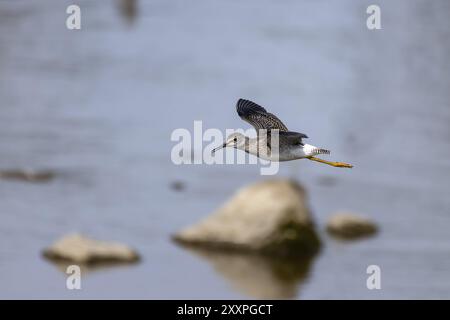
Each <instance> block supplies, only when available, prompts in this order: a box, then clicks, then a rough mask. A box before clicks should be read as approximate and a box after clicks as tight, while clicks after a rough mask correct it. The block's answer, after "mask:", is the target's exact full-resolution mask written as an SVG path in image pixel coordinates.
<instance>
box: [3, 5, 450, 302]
mask: <svg viewBox="0 0 450 320" xmlns="http://www.w3.org/2000/svg"><path fill="white" fill-rule="evenodd" d="M71 4H73V2H72V1H56V0H53V1H50V0H41V1H25V0H14V1H12V0H1V1H0V171H3V172H4V173H3V178H0V220H1V222H0V271H1V272H0V284H1V285H0V298H3V299H5V298H69V299H73V298H105V299H107V298H169V299H170V298H191V299H196V298H210V299H217V298H224V299H226V298H258V297H261V295H260V293H261V291H263V292H264V295H263V296H265V297H272V298H295V299H297V298H299V299H312V298H317V299H329V298H343V299H349V298H363V299H390V298H400V299H409V298H450V273H449V272H448V270H449V268H450V231H449V230H450V197H449V191H450V160H449V158H450V126H449V121H450V106H449V104H450V91H449V88H450V81H449V79H450V77H449V75H450V64H449V62H448V57H449V56H450V19H449V13H450V2H448V1H444V0H442V1H438V0H437V1H425V0H422V1H419V0H415V1H409V0H408V1H407V0H396V1H376V3H375V4H377V5H379V6H380V7H381V25H382V29H381V30H368V29H367V27H366V19H367V17H368V15H367V14H366V8H367V7H368V6H369V5H370V4H373V2H372V1H360V0H354V1H339V2H338V1H331V0H329V1H288V0H286V1H276V0H263V1H255V0H253V1H238V0H233V1H224V0H220V1H219V0H215V1H210V0H196V1H182V0H179V1H175V0H170V1H168V0H155V1H150V0H149V1H140V0H110V1H87V0H84V1H82V0H80V1H76V3H75V4H78V5H79V6H80V8H81V30H68V29H67V28H66V26H65V21H66V18H67V17H68V15H67V14H66V8H67V6H68V5H71ZM238 98H247V99H251V100H254V101H255V102H258V103H260V104H261V105H263V106H265V107H267V109H268V110H269V111H271V112H273V113H275V114H277V115H278V116H279V117H280V119H282V120H283V121H284V122H285V123H286V125H287V126H288V127H289V128H291V129H293V130H298V131H300V132H305V133H306V134H308V136H309V137H310V139H309V140H308V143H311V144H314V145H317V146H321V147H324V148H327V149H331V150H332V158H333V159H334V160H338V161H346V162H350V163H352V164H354V165H355V168H353V169H352V170H345V169H336V168H332V167H328V166H324V165H320V164H317V163H313V162H311V161H297V162H290V163H283V164H282V165H281V170H280V173H279V176H281V177H291V178H295V179H297V180H298V181H299V182H300V183H302V185H303V186H304V187H305V188H306V190H307V192H308V198H309V203H310V207H311V209H312V213H313V216H314V219H315V220H316V222H317V225H318V228H319V230H321V231H320V232H321V234H322V235H323V238H324V239H325V241H324V247H323V249H322V250H321V252H320V254H319V255H318V256H317V257H315V258H314V259H313V261H311V262H310V264H309V265H308V267H307V268H306V269H305V270H303V269H302V270H300V271H299V272H298V273H297V274H296V275H295V276H293V277H289V278H285V277H283V276H280V275H279V274H278V273H277V272H276V271H274V270H275V269H276V268H275V269H274V268H273V267H272V266H271V265H270V261H269V262H268V261H259V260H258V258H255V257H253V258H245V257H229V256H223V255H220V254H214V255H198V254H193V252H191V251H189V250H185V249H183V248H181V247H179V246H177V245H176V244H174V243H173V242H172V241H171V240H170V235H172V234H173V233H174V232H176V231H177V230H179V229H180V228H183V227H185V226H187V225H191V224H192V223H194V222H196V221H198V220H199V219H201V218H203V217H205V216H207V215H208V214H209V213H210V212H212V211H213V210H215V209H216V208H217V207H218V206H220V205H221V204H222V203H223V202H224V201H226V200H227V199H228V198H229V197H230V196H231V195H232V194H233V193H235V191H236V189H237V188H240V187H242V186H245V185H248V184H249V183H253V182H255V181H258V180H262V179H263V178H264V177H261V176H260V174H259V167H258V166H255V165H251V166H234V165H216V166H207V165H182V166H176V165H174V164H172V162H171V160H170V152H171V149H172V147H173V146H174V144H175V143H174V142H172V141H170V135H171V133H172V131H173V130H174V129H176V128H186V129H189V130H192V129H193V121H194V120H202V121H203V125H204V128H220V129H226V128H241V127H244V128H246V127H247V125H246V124H244V123H243V122H242V120H240V119H239V117H238V116H237V114H236V111H235V103H236V101H237V99H238ZM24 170H25V171H24ZM30 170H32V171H30ZM23 172H34V173H38V176H37V177H36V179H34V181H29V180H30V179H27V178H26V174H25V175H24V174H23ZM341 209H343V210H352V211H356V212H360V213H363V214H365V215H366V216H368V217H370V218H372V219H373V220H375V221H376V222H377V223H378V224H379V226H380V232H379V233H378V234H377V235H376V236H375V237H372V238H368V239H365V240H361V241H357V242H342V241H337V240H334V239H331V238H329V237H328V236H327V235H326V234H325V233H324V232H323V226H324V223H325V221H326V219H327V218H328V217H329V216H330V214H332V213H334V212H335V211H337V210H341ZM73 231H77V232H81V233H84V234H88V235H90V236H92V237H94V238H98V239H107V240H117V241H121V242H124V243H126V244H129V245H131V246H132V247H134V248H136V249H137V250H138V251H139V252H140V254H141V255H142V258H143V260H142V262H140V263H138V264H135V265H130V266H118V267H114V268H104V269H98V270H93V271H92V272H89V273H88V274H86V275H85V276H84V277H83V279H82V290H72V291H70V290H67V289H66V285H65V284H66V282H65V281H66V276H67V275H66V274H65V273H64V272H61V270H59V269H58V267H57V266H55V265H53V264H52V263H51V262H48V261H47V260H45V259H44V258H42V257H41V251H42V249H43V248H45V247H46V246H48V245H49V244H51V243H53V242H54V241H55V240H56V239H58V238H60V237H61V236H63V235H65V234H67V233H70V232H73ZM370 264H376V265H379V266H380V268H381V270H382V280H381V281H382V282H381V285H382V289H381V290H368V289H367V287H366V279H367V276H368V275H367V274H366V268H367V266H368V265H370ZM242 279H246V280H247V281H242ZM258 286H262V287H258ZM271 290H273V291H271Z"/></svg>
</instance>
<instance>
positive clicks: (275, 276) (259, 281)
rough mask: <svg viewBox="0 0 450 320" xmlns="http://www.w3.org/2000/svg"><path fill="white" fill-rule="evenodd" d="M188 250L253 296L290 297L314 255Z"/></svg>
mask: <svg viewBox="0 0 450 320" xmlns="http://www.w3.org/2000/svg"><path fill="white" fill-rule="evenodd" d="M188 249H189V251H191V252H193V253H195V254H196V255H198V256H200V257H202V258H204V259H205V260H207V261H208V262H210V263H211V264H212V266H213V268H214V269H215V270H216V271H217V273H219V274H220V275H222V276H223V277H224V278H225V279H227V281H229V283H230V284H231V286H232V287H233V288H234V289H235V290H237V291H239V292H241V293H242V294H245V295H247V296H250V297H252V298H257V299H290V298H295V297H296V296H298V291H299V287H300V286H301V284H302V283H303V282H304V281H305V280H306V279H307V278H308V275H309V271H310V268H311V265H312V262H313V259H314V257H312V256H311V257H301V258H300V257H299V258H283V257H269V256H262V255H256V254H242V253H234V252H217V251H211V250H205V249H198V248H192V247H189V248H188Z"/></svg>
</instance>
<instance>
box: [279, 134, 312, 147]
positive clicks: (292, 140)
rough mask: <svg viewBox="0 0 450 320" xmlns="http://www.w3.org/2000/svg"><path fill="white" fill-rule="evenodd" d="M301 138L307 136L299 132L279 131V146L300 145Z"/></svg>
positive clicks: (301, 142)
mask: <svg viewBox="0 0 450 320" xmlns="http://www.w3.org/2000/svg"><path fill="white" fill-rule="evenodd" d="M303 138H308V136H307V135H306V134H304V133H300V132H291V131H288V132H281V131H280V133H279V141H280V146H281V145H286V146H295V145H302V144H303V141H302V139H303Z"/></svg>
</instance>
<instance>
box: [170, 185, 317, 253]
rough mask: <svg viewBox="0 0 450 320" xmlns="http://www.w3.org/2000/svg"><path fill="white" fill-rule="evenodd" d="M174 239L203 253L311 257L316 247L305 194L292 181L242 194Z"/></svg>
mask: <svg viewBox="0 0 450 320" xmlns="http://www.w3.org/2000/svg"><path fill="white" fill-rule="evenodd" d="M174 239H175V240H176V241H177V242H179V243H182V244H186V245H192V246H197V247H203V248H211V249H218V250H234V251H249V252H258V253H264V254H272V255H285V256H297V255H308V254H312V253H315V252H316V251H317V250H318V248H319V246H320V240H319V238H318V236H317V233H316V231H315V229H314V224H313V221H312V218H311V215H310V212H309V209H308V206H307V203H306V195H305V191H304V189H303V188H302V187H301V186H300V185H298V184H297V183H295V182H293V181H290V180H268V181H264V182H260V183H256V184H254V185H251V186H249V187H245V188H243V189H241V190H240V191H238V192H237V194H236V195H235V196H234V197H233V198H232V199H230V200H229V201H228V202H227V203H225V205H224V206H223V207H221V208H219V209H218V210H217V211H216V212H215V213H213V214H212V215H211V216H209V217H207V218H206V219H204V220H203V221H201V222H199V223H198V224H195V225H193V226H191V227H188V228H186V229H184V230H181V231H180V232H178V233H177V234H176V235H175V236H174Z"/></svg>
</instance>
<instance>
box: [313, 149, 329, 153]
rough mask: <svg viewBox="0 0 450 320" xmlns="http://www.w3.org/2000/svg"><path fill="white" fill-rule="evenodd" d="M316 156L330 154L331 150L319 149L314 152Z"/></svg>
mask: <svg viewBox="0 0 450 320" xmlns="http://www.w3.org/2000/svg"><path fill="white" fill-rule="evenodd" d="M314 153H315V154H330V153H331V152H330V150H327V149H321V148H317V149H315V150H314Z"/></svg>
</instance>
